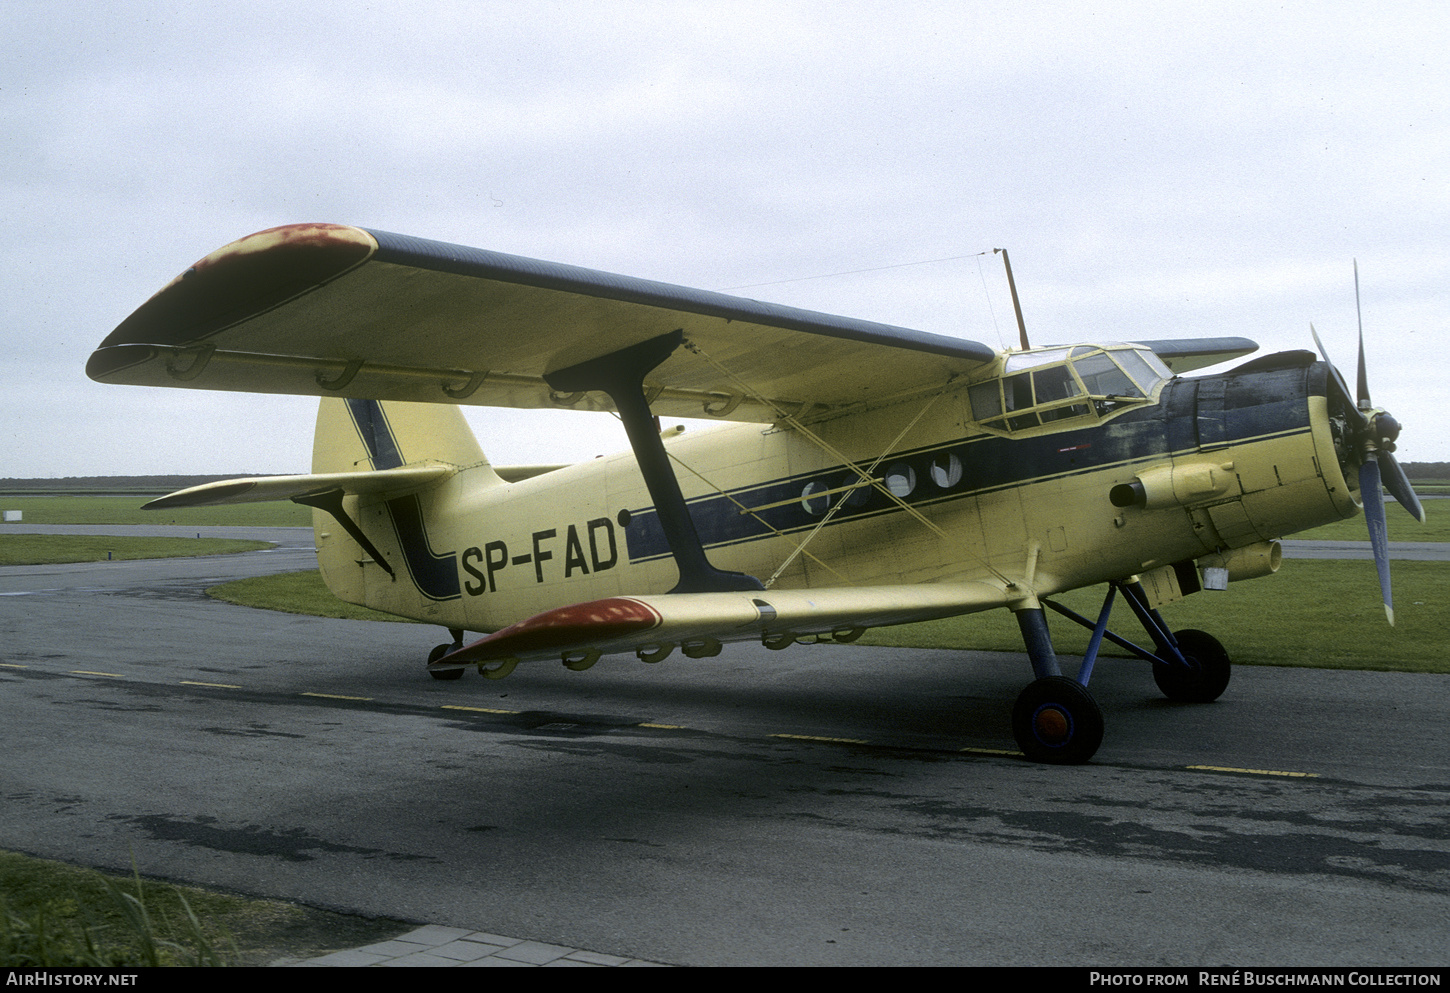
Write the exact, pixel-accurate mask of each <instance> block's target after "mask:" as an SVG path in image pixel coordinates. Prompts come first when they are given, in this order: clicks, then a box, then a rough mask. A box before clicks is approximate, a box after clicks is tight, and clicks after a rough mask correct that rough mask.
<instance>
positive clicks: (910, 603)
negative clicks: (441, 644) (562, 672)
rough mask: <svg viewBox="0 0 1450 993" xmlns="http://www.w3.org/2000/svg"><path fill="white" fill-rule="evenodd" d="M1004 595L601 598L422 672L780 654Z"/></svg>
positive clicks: (967, 587)
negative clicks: (799, 644)
mask: <svg viewBox="0 0 1450 993" xmlns="http://www.w3.org/2000/svg"><path fill="white" fill-rule="evenodd" d="M1007 602H1008V596H1007V593H1006V591H1005V590H1003V589H1002V588H1001V587H998V586H992V585H990V584H988V583H927V584H922V585H918V586H867V587H861V588H856V589H845V588H840V589H826V590H782V591H762V592H752V591H747V592H739V593H666V594H661V595H658V596H642V597H624V596H620V597H609V598H606V599H603V600H591V601H589V602H587V603H578V604H574V605H573V606H569V607H560V608H558V609H555V610H549V611H545V612H544V613H542V614H537V615H535V616H534V617H530V618H529V619H527V620H524V621H520V622H519V623H517V624H514V625H511V626H509V627H506V628H504V629H503V630H502V631H498V632H495V633H494V634H491V635H488V636H487V637H484V638H481V639H479V640H478V641H475V642H474V643H473V644H471V645H466V646H464V647H463V648H461V649H459V650H458V651H456V652H452V653H451V654H448V655H445V656H443V657H442V658H440V659H439V660H438V661H436V662H433V663H432V664H430V665H429V666H428V668H429V669H430V670H431V671H440V670H447V669H461V668H463V667H465V666H468V665H472V664H474V663H481V662H500V661H508V660H517V661H529V660H539V659H554V660H562V661H565V662H568V661H570V660H571V659H578V658H580V657H585V656H588V657H597V656H598V655H610V654H616V653H621V652H631V653H637V654H640V655H641V656H642V657H643V656H645V655H653V656H655V657H656V658H662V657H663V655H661V654H660V653H661V652H662V651H664V652H666V653H667V651H668V649H670V648H672V647H674V646H676V645H679V646H681V647H682V648H683V649H684V650H685V652H686V653H687V654H690V653H691V652H692V650H693V651H694V652H696V653H698V654H713V650H718V647H719V645H721V644H723V643H726V642H732V641H760V640H763V641H764V642H765V643H766V644H767V645H772V646H773V647H784V646H785V645H788V644H790V643H791V641H793V640H794V639H796V638H804V637H810V636H817V635H832V634H834V635H836V637H837V640H842V641H848V640H854V638H855V637H856V636H858V635H859V634H860V633H861V631H862V630H864V629H865V628H872V627H883V626H886V625H889V624H905V623H908V622H911V621H924V620H931V619H933V618H938V617H950V616H952V615H955V614H966V613H972V612H974V611H979V610H987V609H989V608H992V607H1001V606H1005V605H1006V603H1007Z"/></svg>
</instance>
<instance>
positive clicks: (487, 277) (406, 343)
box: [86, 224, 996, 421]
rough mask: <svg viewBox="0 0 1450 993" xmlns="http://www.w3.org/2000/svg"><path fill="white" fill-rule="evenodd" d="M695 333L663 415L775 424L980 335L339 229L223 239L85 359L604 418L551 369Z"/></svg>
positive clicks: (915, 380)
mask: <svg viewBox="0 0 1450 993" xmlns="http://www.w3.org/2000/svg"><path fill="white" fill-rule="evenodd" d="M675 330H683V331H684V335H685V340H686V342H687V347H686V348H681V349H678V350H677V351H676V352H675V353H674V354H673V355H672V356H671V357H670V358H669V359H667V360H666V361H665V362H664V363H663V364H662V365H660V366H659V367H658V368H656V369H655V370H654V371H653V372H652V373H651V374H650V375H649V376H648V377H647V379H646V388H647V389H648V390H649V391H650V392H651V396H650V400H651V406H652V407H653V408H654V410H655V412H656V413H661V414H667V415H671V416H700V415H701V414H702V413H705V414H710V415H713V416H719V417H729V418H732V419H736V420H761V421H770V420H776V419H778V418H779V416H780V414H781V412H782V411H785V412H796V411H799V410H801V409H803V408H805V407H807V406H809V405H817V406H819V407H825V408H840V407H846V406H850V405H854V404H859V403H863V402H868V403H869V402H874V401H878V400H881V399H885V398H888V397H891V396H895V395H898V394H901V393H905V392H908V391H915V390H921V389H928V388H933V387H937V386H940V385H943V384H945V383H946V382H948V381H949V380H951V379H952V378H953V377H955V376H958V375H960V374H962V373H964V372H969V371H971V370H972V369H974V368H977V367H978V366H980V365H981V364H982V363H984V362H989V361H991V360H992V359H993V358H995V355H996V353H995V352H994V351H993V350H992V349H991V348H990V347H988V346H987V345H984V344H981V343H978V342H972V341H960V340H957V339H954V338H946V337H942V336H939V335H932V334H927V333H925V332H921V331H912V330H909V329H906V328H898V327H892V326H889V325H884V324H875V323H872V322H869V321H858V320H853V319H850V318H845V317H832V316H829V315H826V314H818V313H813V312H811V311H805V310H796V309H794V308H790V307H781V306H776V305H774V304H768V303H760V302H757V301H754V300H746V299H741V298H739V297H730V296H725V295H723V294H720V293H712V292H708V291H705V290H693V289H686V288H684V287H679V286H671V285H668V284H665V283H656V282H651V281H648V280H642V279H631V278H628V277H624V276H616V275H611V274H609V273H603V272H596V271H593V270H589V269H580V268H575V267H573V266H565V265H559V264H556V263H551V262H539V261H536V260H533V259H525V258H520V257H518V256H512V255H502V254H499V253H496V252H488V251H482V250H479V249H473V248H464V247H461V246H457V245H447V244H443V243H440V242H433V241H425V240H422V239H418V238H409V237H404V236H401V235H395V234H388V233H386V232H382V231H364V230H362V229H361V228H355V227H346V226H342V225H331V224H297V225H289V226H286V227H280V228H272V229H270V230H268V231H262V232H260V233H258V234H254V235H250V236H248V237H246V238H243V239H241V240H240V241H236V242H233V243H232V244H230V245H227V246H226V247H224V248H221V249H218V250H217V251H216V252H213V253H212V254H211V255H209V256H207V257H206V258H204V259H202V260H201V261H200V262H198V263H197V264H196V265H194V266H192V267H191V268H190V269H188V270H187V271H186V272H184V273H182V274H181V275H180V276H178V277H177V278H176V279H174V280H173V281H172V282H171V283H170V284H169V285H167V286H166V287H165V288H163V289H162V290H161V291H160V292H159V293H157V294H156V295H155V296H153V297H152V298H151V299H150V300H148V301H147V302H146V303H145V304H143V305H142V306H141V307H140V308H139V309H138V310H137V311H136V312H135V313H134V314H132V315H131V316H130V317H128V318H127V319H126V320H125V321H123V322H122V323H121V325H120V326H119V327H117V328H116V330H115V331H113V332H112V333H111V334H110V335H109V336H108V337H107V338H106V340H105V341H104V342H102V343H101V346H100V348H98V349H97V350H96V351H95V353H94V354H93V355H92V356H91V358H90V361H89V363H88V364H87V366H86V372H87V374H88V375H89V376H90V377H91V378H92V379H95V380H97V381H100V382H107V383H127V384H134V385H147V386H185V387H194V388H200V389H225V390H245V391H249V392H257V393H294V394H307V395H315V396H328V395H335V396H348V397H362V398H371V399H379V400H423V401H433V402H442V403H469V404H481V405H494V406H512V407H549V406H568V407H575V408H578V409H608V408H607V406H606V404H607V401H605V400H604V399H603V398H602V397H601V396H599V395H597V394H594V395H588V396H583V397H579V396H570V397H559V396H556V395H552V394H551V391H550V389H549V387H548V386H547V385H546V384H545V382H544V379H543V377H544V376H545V375H546V374H548V373H551V372H554V371H557V370H559V369H564V368H567V367H569V366H573V365H576V364H578V363H581V362H584V361H587V360H589V359H593V358H597V357H599V356H601V355H607V354H611V353H613V352H616V351H618V350H620V349H622V348H625V347H627V346H630V345H633V344H637V343H639V342H642V341H646V340H648V339H651V338H655V337H658V336H660V335H662V334H667V333H670V332H673V331H675Z"/></svg>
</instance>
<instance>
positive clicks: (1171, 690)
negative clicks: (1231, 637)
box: [1153, 628, 1233, 703]
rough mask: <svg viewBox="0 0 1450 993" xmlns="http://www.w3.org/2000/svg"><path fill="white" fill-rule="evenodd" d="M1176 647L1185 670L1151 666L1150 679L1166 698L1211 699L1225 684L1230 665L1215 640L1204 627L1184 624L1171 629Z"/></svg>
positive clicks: (1223, 688)
mask: <svg viewBox="0 0 1450 993" xmlns="http://www.w3.org/2000/svg"><path fill="white" fill-rule="evenodd" d="M1174 637H1176V638H1177V639H1178V649H1179V651H1181V652H1182V653H1183V657H1184V658H1185V659H1187V660H1188V666H1189V667H1188V669H1187V670H1186V671H1185V670H1184V669H1182V668H1181V667H1179V666H1176V665H1155V666H1153V682H1155V683H1157V684H1158V688H1159V689H1160V690H1162V691H1163V695H1164V696H1166V697H1167V698H1168V699H1170V700H1177V701H1180V702H1182V703H1211V702H1212V701H1214V700H1217V699H1218V698H1219V696H1220V695H1221V694H1222V693H1223V691H1224V690H1226V689H1227V688H1228V680H1229V676H1230V675H1232V669H1233V666H1232V665H1231V664H1230V662H1229V658H1228V652H1226V651H1224V647H1223V645H1222V644H1220V643H1219V640H1218V639H1217V638H1215V637H1214V636H1213V635H1211V634H1209V633H1208V632H1206V631H1195V630H1194V629H1193V628H1187V629H1185V630H1183V631H1176V632H1174Z"/></svg>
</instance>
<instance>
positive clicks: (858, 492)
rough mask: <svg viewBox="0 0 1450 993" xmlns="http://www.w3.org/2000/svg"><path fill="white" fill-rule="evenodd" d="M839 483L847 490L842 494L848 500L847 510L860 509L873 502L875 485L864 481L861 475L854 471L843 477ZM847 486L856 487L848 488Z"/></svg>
mask: <svg viewBox="0 0 1450 993" xmlns="http://www.w3.org/2000/svg"><path fill="white" fill-rule="evenodd" d="M857 484H860V485H857ZM839 485H840V488H841V489H843V490H845V491H846V492H845V493H843V494H842V495H841V499H842V500H845V501H846V509H847V510H860V509H861V508H862V507H864V506H866V505H867V504H868V503H870V502H871V492H872V489H873V487H872V486H871V484H870V483H863V482H862V481H861V477H860V476H858V475H856V474H855V473H854V472H853V473H851V474H850V475H849V476H846V477H845V478H844V479H842V480H841V482H840V484H839ZM847 487H855V488H854V489H848V488H847Z"/></svg>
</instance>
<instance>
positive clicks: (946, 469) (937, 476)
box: [931, 452, 962, 490]
mask: <svg viewBox="0 0 1450 993" xmlns="http://www.w3.org/2000/svg"><path fill="white" fill-rule="evenodd" d="M931 481H932V482H933V483H936V484H937V485H938V486H940V487H941V488H942V489H944V490H949V489H951V488H952V487H953V486H955V485H957V484H958V483H960V482H961V481H962V460H961V459H959V458H957V457H956V456H955V455H953V454H952V453H950V452H948V453H946V454H944V455H938V456H937V457H936V458H934V459H932V460H931Z"/></svg>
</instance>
